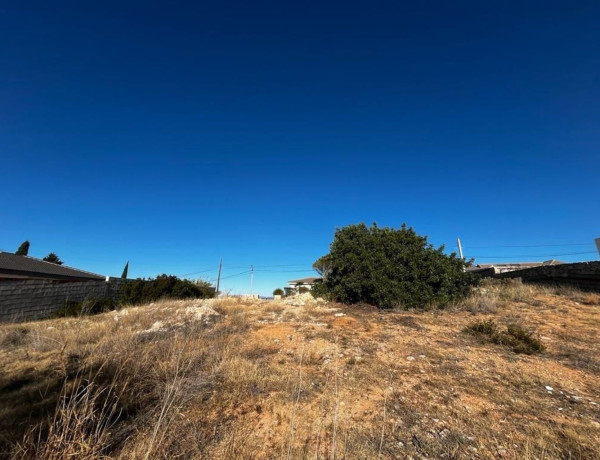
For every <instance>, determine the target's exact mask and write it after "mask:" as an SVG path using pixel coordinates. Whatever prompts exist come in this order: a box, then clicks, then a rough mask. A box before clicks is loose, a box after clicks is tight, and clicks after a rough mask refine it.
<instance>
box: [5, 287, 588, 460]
mask: <svg viewBox="0 0 600 460" xmlns="http://www.w3.org/2000/svg"><path fill="white" fill-rule="evenodd" d="M490 319H491V320H494V321H495V322H496V323H497V324H498V325H499V326H500V327H503V326H506V325H510V324H518V325H520V326H522V327H523V328H524V329H526V330H529V331H532V332H533V333H534V336H536V337H538V338H539V339H540V341H541V342H542V343H543V344H544V346H545V351H543V352H542V353H540V354H535V355H526V354H517V353H515V352H514V351H512V350H511V349H510V348H509V347H506V346H502V345H496V344H493V343H484V342H483V341H481V340H479V339H478V338H477V337H474V336H472V335H469V334H467V333H465V332H464V331H463V330H464V328H465V327H466V326H468V325H470V324H472V323H473V322H475V321H479V320H490ZM599 326H600V296H598V295H597V294H585V293H581V292H578V291H574V290H569V289H553V288H534V287H530V286H510V287H490V288H486V289H480V290H479V291H478V292H477V293H474V295H473V296H472V298H470V299H468V300H467V301H465V302H464V303H462V304H460V305H456V306H453V307H452V308H450V309H446V310H431V311H424V310H413V311H380V310H377V309H376V308H374V307H371V306H366V305H365V306H343V305H339V304H330V303H326V302H316V301H314V300H312V298H311V297H310V296H308V297H306V296H305V297H303V298H301V299H296V300H292V301H289V300H288V301H285V302H274V301H270V302H269V301H255V300H248V301H243V300H237V299H231V300H218V301H213V300H211V301H201V300H198V301H164V302H157V303H155V304H152V305H149V306H145V307H136V308H128V309H125V310H121V311H117V312H109V313H106V314H102V315H98V316H96V317H88V318H67V319H58V320H50V321H41V322H35V323H23V324H18V325H4V326H1V327H0V345H1V348H0V350H1V352H2V353H1V355H0V366H1V369H2V374H1V376H0V420H1V421H0V445H1V448H2V449H3V456H4V457H6V458H9V457H12V458H65V457H66V456H67V455H71V456H74V457H75V458H84V457H85V458H216V459H230V458H256V459H275V458H294V459H300V458H302V459H303V458H314V459H319V458H321V459H326V458H327V459H334V458H339V459H342V458H345V459H359V458H360V459H370V458H381V459H396V458H400V459H404V458H406V459H411V458H412V459H424V458H429V459H437V458H448V459H471V458H480V459H496V458H502V459H590V460H591V459H598V458H600V406H599V404H600V341H599V340H598V331H599ZM107 407H108V409H107Z"/></svg>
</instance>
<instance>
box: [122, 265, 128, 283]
mask: <svg viewBox="0 0 600 460" xmlns="http://www.w3.org/2000/svg"><path fill="white" fill-rule="evenodd" d="M128 271H129V261H127V263H126V264H125V268H123V273H121V278H123V279H126V278H127V272H128Z"/></svg>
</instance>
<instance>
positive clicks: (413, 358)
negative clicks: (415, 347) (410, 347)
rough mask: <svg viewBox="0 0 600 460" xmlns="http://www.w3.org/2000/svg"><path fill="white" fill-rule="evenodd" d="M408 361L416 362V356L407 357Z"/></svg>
mask: <svg viewBox="0 0 600 460" xmlns="http://www.w3.org/2000/svg"><path fill="white" fill-rule="evenodd" d="M406 359H407V361H414V360H415V357H414V356H407V357H406Z"/></svg>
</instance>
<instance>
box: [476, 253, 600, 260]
mask: <svg viewBox="0 0 600 460" xmlns="http://www.w3.org/2000/svg"><path fill="white" fill-rule="evenodd" d="M582 254H596V251H587V252H567V253H564V254H522V255H520V256H476V255H473V256H470V257H473V258H474V259H522V258H523V257H560V256H576V255H582Z"/></svg>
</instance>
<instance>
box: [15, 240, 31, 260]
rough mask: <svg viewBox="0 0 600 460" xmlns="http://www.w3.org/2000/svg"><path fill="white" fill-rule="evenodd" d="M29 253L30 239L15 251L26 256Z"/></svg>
mask: <svg viewBox="0 0 600 460" xmlns="http://www.w3.org/2000/svg"><path fill="white" fill-rule="evenodd" d="M28 253H29V240H25V241H23V242H22V243H21V246H19V249H17V252H15V254H16V255H18V256H26V255H27V254H28Z"/></svg>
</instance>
